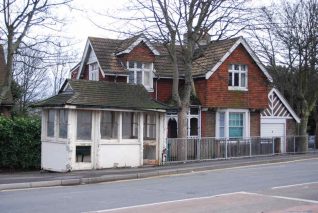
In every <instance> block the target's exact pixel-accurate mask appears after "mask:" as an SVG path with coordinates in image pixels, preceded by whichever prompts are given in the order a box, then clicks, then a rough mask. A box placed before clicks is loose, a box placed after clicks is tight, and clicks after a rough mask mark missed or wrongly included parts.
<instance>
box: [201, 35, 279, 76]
mask: <svg viewBox="0 0 318 213" xmlns="http://www.w3.org/2000/svg"><path fill="white" fill-rule="evenodd" d="M240 45H242V46H243V47H244V49H245V50H246V51H247V52H248V53H249V55H250V57H251V58H252V59H253V60H254V62H255V63H256V64H257V66H258V67H259V68H260V70H261V71H262V72H263V74H264V75H265V76H266V78H267V80H268V81H269V82H273V79H272V77H271V76H270V75H269V73H268V71H267V70H266V69H265V67H264V66H263V65H262V63H261V62H260V60H259V59H258V57H257V56H256V54H255V53H254V51H253V50H252V49H251V47H250V46H249V45H248V43H247V42H246V41H245V39H244V38H243V37H240V38H239V39H238V40H237V41H236V42H235V43H234V45H233V46H232V47H231V48H230V49H229V50H228V51H227V52H226V53H225V54H224V55H223V56H222V58H221V59H220V60H219V61H218V62H217V63H216V64H215V65H214V66H213V67H212V69H211V70H210V71H208V72H207V73H206V74H205V78H206V79H209V78H210V77H211V76H212V75H213V74H214V73H215V71H216V70H217V69H218V68H219V67H220V66H221V65H222V64H223V63H224V62H225V60H226V59H227V58H228V57H229V56H230V55H231V54H232V53H233V52H234V51H235V50H236V49H237V48H238V47H239V46H240Z"/></svg>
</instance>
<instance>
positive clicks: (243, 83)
mask: <svg viewBox="0 0 318 213" xmlns="http://www.w3.org/2000/svg"><path fill="white" fill-rule="evenodd" d="M245 79H246V74H245V73H241V87H246V81H245Z"/></svg>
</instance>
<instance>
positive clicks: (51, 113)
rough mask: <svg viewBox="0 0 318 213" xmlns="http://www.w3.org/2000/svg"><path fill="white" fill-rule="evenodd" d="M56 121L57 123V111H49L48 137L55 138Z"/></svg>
mask: <svg viewBox="0 0 318 213" xmlns="http://www.w3.org/2000/svg"><path fill="white" fill-rule="evenodd" d="M54 121H55V110H49V111H48V118H47V136H48V137H54Z"/></svg>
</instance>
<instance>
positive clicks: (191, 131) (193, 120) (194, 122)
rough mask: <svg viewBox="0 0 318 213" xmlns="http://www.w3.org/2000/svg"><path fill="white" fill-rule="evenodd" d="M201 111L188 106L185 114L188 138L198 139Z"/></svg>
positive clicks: (198, 108)
mask: <svg viewBox="0 0 318 213" xmlns="http://www.w3.org/2000/svg"><path fill="white" fill-rule="evenodd" d="M200 115H201V109H200V107H198V106H190V108H189V111H188V114H187V122H188V131H187V132H188V138H196V137H200V131H201V130H200V129H201V128H200V122H201V118H200V117H201V116H200Z"/></svg>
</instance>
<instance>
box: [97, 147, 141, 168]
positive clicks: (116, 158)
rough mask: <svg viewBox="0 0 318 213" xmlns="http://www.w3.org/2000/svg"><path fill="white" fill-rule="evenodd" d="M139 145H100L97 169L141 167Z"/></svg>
mask: <svg viewBox="0 0 318 213" xmlns="http://www.w3.org/2000/svg"><path fill="white" fill-rule="evenodd" d="M140 153H141V150H140V144H139V143H125V142H124V141H123V142H122V143H121V144H118V143H117V144H100V146H99V148H98V162H97V168H98V169H102V168H111V167H137V166H141V163H140V158H142V156H141V155H140Z"/></svg>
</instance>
